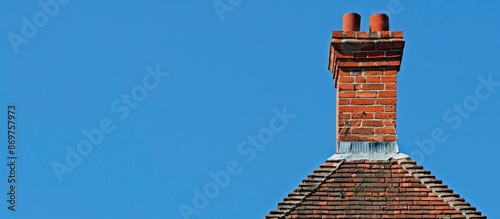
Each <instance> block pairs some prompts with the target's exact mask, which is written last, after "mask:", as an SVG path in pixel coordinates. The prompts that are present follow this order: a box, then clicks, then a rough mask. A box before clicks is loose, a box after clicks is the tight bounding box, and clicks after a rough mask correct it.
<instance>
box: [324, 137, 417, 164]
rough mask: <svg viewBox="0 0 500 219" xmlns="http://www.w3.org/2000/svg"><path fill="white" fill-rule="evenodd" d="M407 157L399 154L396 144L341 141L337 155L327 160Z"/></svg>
mask: <svg viewBox="0 0 500 219" xmlns="http://www.w3.org/2000/svg"><path fill="white" fill-rule="evenodd" d="M407 157H409V156H408V155H406V154H403V153H399V149H398V145H397V144H396V142H359V141H341V142H339V146H338V153H336V154H334V155H333V156H331V157H330V158H328V160H347V161H349V160H389V159H391V158H393V159H402V158H407Z"/></svg>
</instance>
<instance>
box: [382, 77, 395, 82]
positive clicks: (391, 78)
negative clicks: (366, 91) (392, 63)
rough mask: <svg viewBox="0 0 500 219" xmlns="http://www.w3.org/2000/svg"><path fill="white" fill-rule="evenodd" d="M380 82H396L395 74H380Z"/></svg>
mask: <svg viewBox="0 0 500 219" xmlns="http://www.w3.org/2000/svg"><path fill="white" fill-rule="evenodd" d="M380 81H381V82H396V77H395V76H382V77H380Z"/></svg>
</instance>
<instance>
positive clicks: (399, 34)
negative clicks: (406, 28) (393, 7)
mask: <svg viewBox="0 0 500 219" xmlns="http://www.w3.org/2000/svg"><path fill="white" fill-rule="evenodd" d="M391 35H392V37H393V38H403V31H394V32H392V33H391Z"/></svg>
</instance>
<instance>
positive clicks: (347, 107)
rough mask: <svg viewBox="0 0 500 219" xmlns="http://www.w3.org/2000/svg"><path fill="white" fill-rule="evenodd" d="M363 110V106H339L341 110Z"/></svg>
mask: <svg viewBox="0 0 500 219" xmlns="http://www.w3.org/2000/svg"><path fill="white" fill-rule="evenodd" d="M362 110H363V107H361V106H339V112H361V111H362Z"/></svg>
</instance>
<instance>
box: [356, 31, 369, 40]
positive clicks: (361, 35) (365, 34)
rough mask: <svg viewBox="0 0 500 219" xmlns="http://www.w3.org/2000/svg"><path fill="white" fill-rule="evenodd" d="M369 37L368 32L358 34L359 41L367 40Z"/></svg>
mask: <svg viewBox="0 0 500 219" xmlns="http://www.w3.org/2000/svg"><path fill="white" fill-rule="evenodd" d="M367 35H368V34H367V33H366V32H358V39H360V38H366V37H367Z"/></svg>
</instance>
